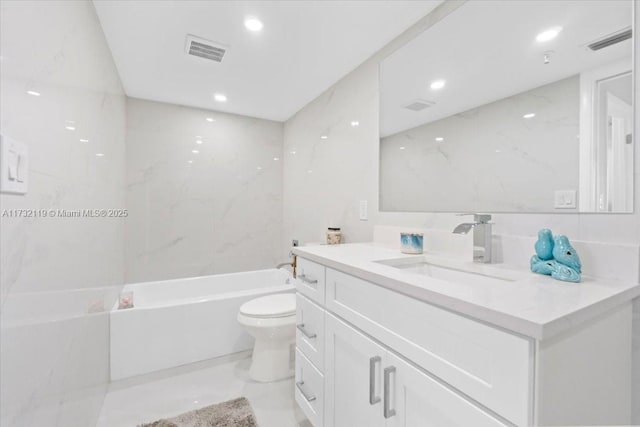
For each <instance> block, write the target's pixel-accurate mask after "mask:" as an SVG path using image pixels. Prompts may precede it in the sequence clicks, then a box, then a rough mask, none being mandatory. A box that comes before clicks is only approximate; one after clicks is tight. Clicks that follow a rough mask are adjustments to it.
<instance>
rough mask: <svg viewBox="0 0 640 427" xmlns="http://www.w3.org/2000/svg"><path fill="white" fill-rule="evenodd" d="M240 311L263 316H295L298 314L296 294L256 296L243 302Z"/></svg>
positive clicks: (252, 315) (254, 315)
mask: <svg viewBox="0 0 640 427" xmlns="http://www.w3.org/2000/svg"><path fill="white" fill-rule="evenodd" d="M240 313H242V314H243V315H245V316H250V317H263V318H274V317H286V316H293V315H294V314H296V295H295V294H275V295H267V296H266V297H260V298H256V299H253V300H251V301H249V302H245V303H244V304H242V306H241V307H240Z"/></svg>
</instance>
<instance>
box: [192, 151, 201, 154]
mask: <svg viewBox="0 0 640 427" xmlns="http://www.w3.org/2000/svg"><path fill="white" fill-rule="evenodd" d="M191 152H192V153H193V154H198V153H199V152H200V150H191Z"/></svg>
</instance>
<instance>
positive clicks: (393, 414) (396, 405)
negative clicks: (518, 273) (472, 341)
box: [382, 353, 506, 427]
mask: <svg viewBox="0 0 640 427" xmlns="http://www.w3.org/2000/svg"><path fill="white" fill-rule="evenodd" d="M382 404H383V416H384V417H385V419H386V427H400V426H402V427H469V426H473V427H505V426H506V424H504V423H502V422H500V421H499V420H498V419H496V418H494V417H493V416H491V415H490V414H489V413H487V412H485V411H484V410H483V409H481V408H479V407H478V406H476V405H475V404H473V403H472V402H471V401H469V400H467V399H466V398H464V397H462V396H460V395H459V394H457V393H455V392H453V391H452V390H450V389H449V388H447V387H445V386H443V385H442V384H440V383H439V382H437V381H436V380H434V379H433V378H431V377H430V376H429V375H427V374H425V373H424V372H423V371H421V370H419V369H417V368H415V367H414V366H413V365H411V364H409V363H407V362H406V361H404V360H403V359H401V358H399V357H398V356H396V355H395V354H392V353H389V354H387V363H386V364H385V365H384V371H383V402H382Z"/></svg>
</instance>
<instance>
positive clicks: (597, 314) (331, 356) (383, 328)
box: [294, 244, 640, 427]
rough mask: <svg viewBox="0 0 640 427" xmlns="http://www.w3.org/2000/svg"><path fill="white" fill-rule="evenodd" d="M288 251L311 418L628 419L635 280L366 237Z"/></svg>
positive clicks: (301, 392)
mask: <svg viewBox="0 0 640 427" xmlns="http://www.w3.org/2000/svg"><path fill="white" fill-rule="evenodd" d="M294 252H295V253H296V255H298V277H297V280H296V288H297V326H298V329H297V336H296V370H295V371H296V372H295V381H296V390H295V395H296V401H297V402H298V404H299V405H300V407H301V408H302V410H303V411H304V412H305V414H306V415H307V417H308V418H309V420H310V421H311V423H312V424H313V425H314V426H315V427H321V426H326V427H332V426H336V427H338V426H345V427H359V426H362V427H373V426H416V427H417V426H421V427H422V426H434V427H448V426H473V427H483V426H512V425H517V426H534V425H604V424H607V425H613V424H630V414H631V409H630V408H631V378H630V371H631V300H632V299H633V298H635V297H637V296H638V295H640V287H639V286H638V284H637V283H620V282H611V281H601V280H596V279H592V278H588V277H587V278H584V280H583V283H580V284H570V283H564V282H558V281H555V280H553V279H551V278H550V277H546V276H539V275H534V274H531V273H529V272H527V271H524V270H522V271H520V270H510V269H508V268H505V267H501V266H499V265H490V266H486V265H477V264H473V263H463V262H457V261H455V260H447V259H444V258H442V259H438V258H436V257H425V256H422V255H417V256H414V257H413V258H408V257H407V255H403V254H401V253H400V252H399V251H397V250H394V249H388V248H384V247H380V246H376V245H374V244H348V245H335V246H315V247H302V248H296V249H295V250H294Z"/></svg>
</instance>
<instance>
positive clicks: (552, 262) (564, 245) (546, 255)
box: [531, 228, 582, 282]
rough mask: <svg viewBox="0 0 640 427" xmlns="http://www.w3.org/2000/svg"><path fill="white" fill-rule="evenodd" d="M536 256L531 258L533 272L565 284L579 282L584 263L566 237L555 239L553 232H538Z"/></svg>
mask: <svg viewBox="0 0 640 427" xmlns="http://www.w3.org/2000/svg"><path fill="white" fill-rule="evenodd" d="M535 250H536V254H535V255H534V256H532V257H531V271H533V272H534V273H538V274H546V275H547V276H551V277H553V278H554V279H557V280H562V281H565V282H579V281H580V279H581V278H580V273H582V263H581V262H580V257H579V256H578V253H577V252H576V250H575V248H574V247H573V246H571V243H569V239H568V238H567V237H566V236H556V237H555V238H553V235H552V234H551V230H549V229H546V228H543V229H542V230H540V231H539V232H538V241H537V242H536V244H535Z"/></svg>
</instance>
